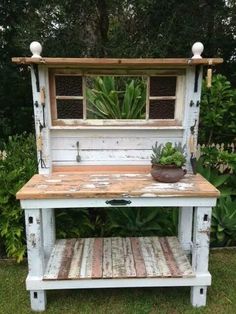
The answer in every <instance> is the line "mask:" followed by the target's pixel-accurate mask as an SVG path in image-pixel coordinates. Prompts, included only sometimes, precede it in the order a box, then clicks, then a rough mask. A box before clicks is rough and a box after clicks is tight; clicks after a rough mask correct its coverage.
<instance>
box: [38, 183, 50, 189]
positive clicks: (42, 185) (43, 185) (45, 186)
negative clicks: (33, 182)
mask: <svg viewBox="0 0 236 314" xmlns="http://www.w3.org/2000/svg"><path fill="white" fill-rule="evenodd" d="M37 188H38V189H47V188H48V185H46V184H40V185H37Z"/></svg>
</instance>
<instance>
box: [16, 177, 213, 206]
mask: <svg viewBox="0 0 236 314" xmlns="http://www.w3.org/2000/svg"><path fill="white" fill-rule="evenodd" d="M91 185H92V186H94V188H93V189H91ZM124 195H125V197H162V196H166V197H217V196H218V195H219V192H218V190H217V189H216V188H215V187H214V186H213V185H211V184H210V183H209V182H208V181H206V180H205V179H204V178H203V177H202V176H201V175H199V174H198V175H186V176H185V177H184V178H183V179H182V180H181V181H180V182H177V183H160V182H157V181H155V180H153V178H152V177H151V175H150V174H149V173H129V172H120V173H109V172H107V173H103V174H101V173H97V174H96V173H90V172H87V173H86V172H82V173H73V172H70V173H65V172H64V173H59V172H56V173H54V174H52V175H35V176H34V177H33V178H31V180H30V181H29V182H28V183H26V185H25V186H24V187H23V188H22V189H21V190H20V191H19V192H18V193H17V198H18V199H21V200H24V199H25V200H26V199H32V200H33V199H57V198H64V199H73V198H122V197H124Z"/></svg>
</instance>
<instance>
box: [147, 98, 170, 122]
mask: <svg viewBox="0 0 236 314" xmlns="http://www.w3.org/2000/svg"><path fill="white" fill-rule="evenodd" d="M174 117H175V100H151V101H150V103H149V119H174Z"/></svg>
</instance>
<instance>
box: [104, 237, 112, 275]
mask: <svg viewBox="0 0 236 314" xmlns="http://www.w3.org/2000/svg"><path fill="white" fill-rule="evenodd" d="M102 269H103V278H112V249H111V238H104V239H103V265H102Z"/></svg>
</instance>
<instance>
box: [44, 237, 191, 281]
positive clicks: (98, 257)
mask: <svg viewBox="0 0 236 314" xmlns="http://www.w3.org/2000/svg"><path fill="white" fill-rule="evenodd" d="M165 277H194V273H193V271H192V268H191V266H190V263H189V261H188V259H187V257H186V256H185V255H184V253H183V251H182V249H181V247H180V245H179V242H178V240H177V238H175V237H167V238H159V237H138V238H121V237H113V238H88V239H69V240H59V241H57V242H56V245H55V247H54V249H53V251H52V254H51V257H50V259H49V263H48V266H47V270H46V272H45V275H44V280H57V279H61V280H62V279H63V280H66V279H75V280H76V279H83V280H85V279H91V278H92V279H109V278H116V279H118V278H165Z"/></svg>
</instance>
